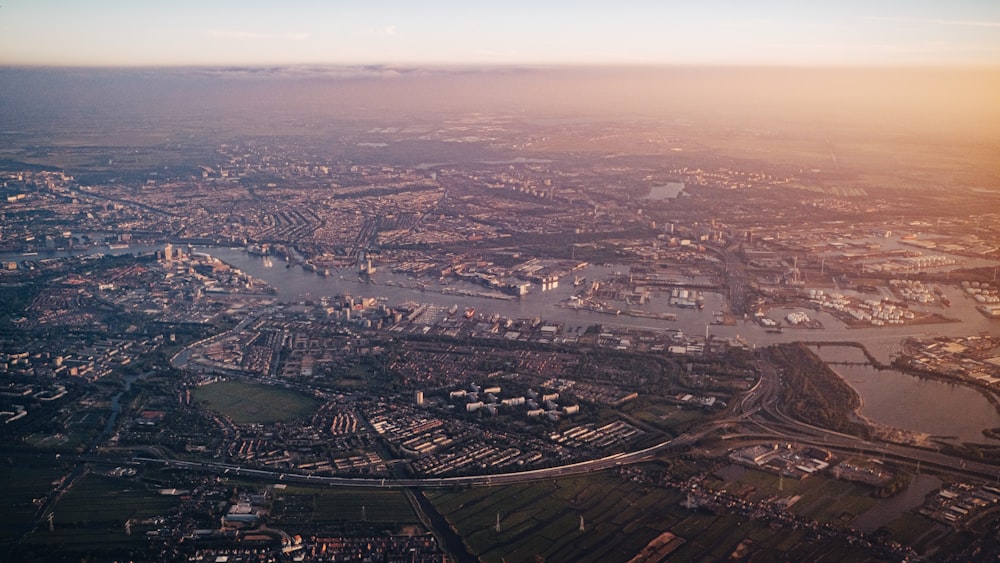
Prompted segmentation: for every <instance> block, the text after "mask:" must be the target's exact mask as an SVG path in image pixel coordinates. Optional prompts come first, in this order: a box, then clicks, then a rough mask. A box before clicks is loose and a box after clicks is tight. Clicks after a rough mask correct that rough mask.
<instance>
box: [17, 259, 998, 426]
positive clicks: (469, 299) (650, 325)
mask: <svg viewBox="0 0 1000 563" xmlns="http://www.w3.org/2000/svg"><path fill="white" fill-rule="evenodd" d="M158 248H159V247H158ZM155 249H156V248H151V247H132V248H129V249H117V250H113V251H110V252H114V253H118V254H120V253H128V252H148V251H152V250H155ZM195 251H196V252H203V253H206V254H209V255H211V256H214V257H216V258H219V259H220V260H223V261H225V262H227V263H229V264H231V265H232V266H234V267H236V268H239V269H240V270H243V271H244V272H246V273H248V274H250V275H251V276H253V277H254V278H258V279H261V280H263V281H265V282H267V283H268V284H269V285H271V286H272V287H274V288H275V289H276V291H277V298H278V299H280V300H282V301H287V302H294V301H300V300H302V299H308V298H314V299H315V298H320V297H324V296H329V297H332V296H335V295H338V294H344V293H347V294H351V295H354V296H362V297H386V298H387V301H388V303H389V304H399V303H404V302H407V301H412V302H417V303H428V304H438V305H444V306H445V307H448V306H451V305H453V304H454V305H458V306H459V307H475V309H476V310H477V311H479V312H482V313H484V314H487V315H490V314H493V313H498V314H500V315H502V316H506V317H511V318H535V317H539V318H541V319H543V320H545V321H550V322H558V323H563V324H564V325H565V329H566V331H567V332H573V333H575V332H576V330H577V329H580V330H582V328H583V327H586V326H589V325H592V324H607V325H618V326H627V327H633V328H643V329H649V330H680V331H682V332H684V333H686V334H689V335H704V334H706V333H709V334H712V335H713V336H717V337H727V338H740V339H742V340H744V341H746V342H747V343H748V344H750V345H752V346H766V345H769V344H773V343H777V342H794V341H822V342H847V341H850V342H861V343H863V344H864V345H865V346H866V347H867V349H868V350H869V351H870V352H871V353H872V355H874V356H875V357H876V358H878V359H879V360H880V361H881V362H883V363H888V362H889V361H890V360H891V358H892V356H893V355H894V354H896V353H898V351H899V343H900V341H901V340H902V339H903V338H906V337H908V336H916V337H922V338H926V337H933V336H968V335H975V334H979V333H983V332H985V333H989V334H997V333H998V332H1000V322H998V321H994V320H990V319H987V318H986V317H984V316H983V315H981V314H979V313H978V312H977V311H976V310H975V303H974V302H972V301H971V300H969V299H966V298H965V297H964V296H963V294H962V293H961V292H960V291H959V290H958V289H957V288H955V287H946V288H944V291H945V293H946V294H947V295H948V296H949V297H950V298H951V299H952V302H953V304H954V305H953V306H952V308H951V309H948V310H947V311H946V314H947V315H948V316H949V317H952V318H955V319H957V320H958V321H960V322H951V323H939V324H932V325H915V326H901V327H878V328H847V327H845V326H844V324H843V323H841V322H840V321H839V320H837V319H836V318H834V317H833V316H831V315H829V314H827V313H823V312H818V311H813V310H806V311H805V312H807V313H808V314H809V316H810V317H812V318H813V319H816V320H819V321H820V322H822V324H823V327H824V328H822V329H815V330H810V329H793V328H786V329H785V330H784V331H783V332H782V333H769V332H767V331H765V330H764V329H763V328H761V327H759V326H758V325H757V324H755V323H753V322H752V321H749V320H744V321H739V322H737V324H736V325H735V326H723V325H716V324H712V321H713V319H714V312H715V311H718V310H720V309H721V308H722V304H723V299H722V296H721V295H719V294H715V293H710V292H705V293H704V299H705V308H704V310H698V309H680V308H676V307H672V306H670V305H669V304H668V303H667V298H666V292H664V293H663V294H656V293H654V294H653V296H652V298H651V300H650V301H649V302H647V303H646V304H645V305H644V306H643V307H642V309H643V310H644V311H647V312H653V313H663V312H667V313H672V314H674V315H676V320H672V321H666V320H658V319H650V318H643V317H629V316H626V315H610V314H604V313H597V312H593V311H588V310H578V309H568V308H564V307H561V306H559V303H560V302H561V301H563V300H565V299H567V298H568V297H569V296H570V295H572V294H573V293H574V292H575V291H576V290H577V288H574V287H573V286H572V283H570V282H567V281H566V280H564V283H562V284H561V285H560V286H559V287H557V288H556V289H554V290H551V291H545V292H543V291H540V290H539V289H538V288H537V287H534V288H533V291H532V292H531V293H529V294H528V295H526V296H524V297H522V298H520V299H510V300H504V299H491V298H486V297H479V296H475V295H462V294H459V293H458V292H459V291H473V292H474V291H478V290H480V289H481V288H479V287H478V286H475V285H472V284H466V283H463V282H458V281H451V280H448V281H446V282H445V283H442V282H439V281H438V280H433V279H426V278H424V279H420V280H417V279H415V278H413V277H412V276H407V275H404V274H394V273H392V272H390V271H389V270H388V269H381V270H379V271H378V272H377V274H376V276H375V277H374V279H375V283H374V284H373V283H365V282H362V281H359V279H358V275H357V273H356V272H355V271H354V270H353V269H344V270H331V272H330V275H328V276H320V275H317V274H316V273H313V272H308V271H306V270H303V269H302V268H301V267H298V266H291V267H286V264H285V263H284V262H283V261H281V260H278V259H276V258H273V257H272V258H270V259H265V258H263V257H260V256H256V255H251V254H249V253H247V252H246V251H245V250H243V249H241V248H225V247H207V248H205V247H200V248H195ZM95 252H105V253H107V252H109V251H108V249H106V248H98V249H88V250H79V251H70V252H67V251H56V252H42V253H40V254H39V255H38V256H34V257H32V259H44V258H58V257H63V256H67V255H71V254H73V255H76V254H83V253H95ZM24 259H25V257H23V256H21V255H19V254H13V253H5V254H0V260H2V261H11V260H24ZM627 268H628V267H627V266H624V265H623V266H588V267H587V268H586V269H584V270H583V271H581V272H578V275H580V276H583V277H586V278H587V279H588V280H591V281H594V280H602V279H604V277H605V276H607V275H609V274H611V273H613V272H615V271H623V272H627V271H628V270H627ZM682 281H683V280H682ZM692 281H697V280H692ZM418 283H422V284H423V285H424V289H423V290H421V289H419V286H418ZM446 288H450V289H446ZM442 291H444V292H443V293H442ZM792 310H793V309H789V310H787V311H785V310H780V311H772V313H771V315H770V316H771V317H773V318H776V319H780V317H781V316H783V315H784V314H786V313H788V312H791V311H792ZM820 352H821V353H820V355H821V357H822V358H823V359H824V360H826V361H828V362H858V363H861V362H863V361H864V357H863V355H861V353H860V351H858V350H856V349H853V348H845V347H832V346H824V347H823V348H822V349H821V350H820ZM832 367H833V368H834V369H835V371H837V373H839V374H840V375H841V376H842V377H843V378H844V379H845V380H846V381H847V382H848V383H849V384H850V385H851V386H852V387H853V388H854V389H855V390H856V391H857V392H858V394H859V395H861V398H862V400H863V401H864V407H863V409H862V414H863V415H864V416H866V417H868V418H869V419H871V420H873V421H875V422H878V423H882V424H885V425H888V426H893V427H896V428H901V429H905V430H911V431H914V432H923V433H927V434H931V435H933V436H939V437H947V438H949V439H952V440H956V441H971V442H979V443H995V442H996V441H995V440H989V439H987V438H985V437H984V436H983V434H982V430H983V429H985V428H995V427H1000V414H998V413H997V411H996V409H995V408H994V407H993V405H992V404H990V402H989V401H988V400H987V399H986V398H985V397H984V396H983V395H981V394H980V393H979V392H977V391H976V390H974V389H971V388H968V387H964V386H961V385H955V384H949V383H946V382H942V381H939V380H934V379H927V378H919V377H915V376H911V375H908V374H905V373H901V372H898V371H895V370H883V371H877V370H875V369H873V368H872V367H871V366H864V365H839V364H835V365H834V366H832Z"/></svg>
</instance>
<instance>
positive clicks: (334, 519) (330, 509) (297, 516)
mask: <svg viewBox="0 0 1000 563" xmlns="http://www.w3.org/2000/svg"><path fill="white" fill-rule="evenodd" d="M271 518H272V521H273V522H274V523H275V525H277V526H287V527H288V529H291V530H295V529H296V527H297V526H299V525H322V524H334V523H343V522H361V521H366V522H376V523H384V524H398V525H400V526H403V525H411V526H412V525H419V524H420V520H419V519H418V518H417V515H416V514H415V513H414V512H413V508H412V507H411V506H410V502H409V500H408V499H407V498H406V494H405V493H404V492H403V491H394V490H386V491H373V490H369V489H339V488H337V489H330V488H321V487H299V486H290V487H288V488H286V489H284V490H277V491H275V509H274V510H273V511H272V514H271ZM307 527H308V526H307Z"/></svg>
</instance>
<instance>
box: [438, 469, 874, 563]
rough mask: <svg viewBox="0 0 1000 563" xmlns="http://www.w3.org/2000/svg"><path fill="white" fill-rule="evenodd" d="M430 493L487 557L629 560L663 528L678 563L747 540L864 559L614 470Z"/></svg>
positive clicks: (770, 551) (777, 550)
mask: <svg viewBox="0 0 1000 563" xmlns="http://www.w3.org/2000/svg"><path fill="white" fill-rule="evenodd" d="M428 498H429V499H430V500H431V502H433V503H434V505H435V506H436V507H437V508H438V510H440V511H441V512H442V514H444V515H445V517H446V518H447V519H448V520H449V522H451V523H452V524H453V525H454V526H455V528H456V529H457V531H458V533H459V534H460V535H462V537H464V538H466V542H467V543H468V545H469V547H470V549H471V551H472V552H473V553H475V554H476V555H478V556H479V557H481V558H482V560H483V561H488V562H492V561H503V560H506V561H532V560H545V561H549V562H554V561H594V562H598V561H600V562H612V561H628V560H629V559H631V558H632V557H634V556H635V555H636V554H637V553H639V551H640V550H642V548H643V547H645V546H646V545H647V544H648V543H649V542H650V541H651V540H652V539H654V538H656V537H657V536H659V535H660V534H662V533H663V532H672V533H674V534H676V535H677V536H679V537H680V538H682V539H683V544H682V545H681V546H680V547H679V548H678V549H677V551H675V552H674V553H673V554H672V555H671V560H677V561H718V560H726V559H728V558H729V556H730V555H731V554H732V553H733V552H734V551H735V550H736V549H737V547H738V546H739V545H740V544H741V542H744V541H747V540H749V545H751V546H752V547H751V551H752V552H754V553H755V557H757V558H762V559H760V560H798V561H809V560H817V559H818V558H826V559H827V560H830V561H843V560H855V559H857V558H858V557H860V556H862V554H861V553H858V552H856V551H854V548H852V547H851V546H848V545H840V544H838V543H837V542H834V541H831V540H825V541H823V540H820V541H812V540H811V539H810V538H809V537H808V536H807V532H804V531H799V530H791V529H788V530H784V529H772V528H771V527H769V526H768V525H767V524H766V523H764V522H759V521H756V520H752V519H749V518H746V517H743V516H739V515H737V514H730V513H728V512H726V511H719V512H712V511H705V510H692V509H688V508H685V507H683V506H682V505H681V502H682V501H683V500H684V496H683V495H682V494H681V493H679V492H678V491H677V490H675V489H671V488H664V487H657V486H652V485H648V484H642V483H636V482H633V481H630V480H623V479H621V478H619V477H617V476H615V475H613V474H599V475H588V476H585V477H576V478H571V479H561V480H556V481H550V482H545V483H534V484H526V485H515V486H509V487H488V488H473V489H468V490H463V491H451V492H434V493H428ZM498 515H499V520H500V531H499V532H497V529H496V527H497V526H496V525H497V517H498ZM581 516H582V517H583V524H584V529H583V531H580V517H581ZM869 559H870V560H875V561H877V559H871V558H869Z"/></svg>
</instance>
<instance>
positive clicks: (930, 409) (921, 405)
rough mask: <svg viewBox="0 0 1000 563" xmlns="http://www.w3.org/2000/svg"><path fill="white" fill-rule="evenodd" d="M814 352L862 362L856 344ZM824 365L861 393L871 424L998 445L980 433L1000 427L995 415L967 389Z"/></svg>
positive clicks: (826, 358)
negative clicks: (872, 422)
mask: <svg viewBox="0 0 1000 563" xmlns="http://www.w3.org/2000/svg"><path fill="white" fill-rule="evenodd" d="M818 354H819V356H820V358H822V359H823V360H824V361H826V362H857V363H861V362H865V361H866V359H865V357H864V355H863V354H862V353H861V351H860V350H858V349H857V348H850V347H843V346H823V347H821V348H819V350H818ZM830 367H831V368H832V369H833V370H834V371H836V372H837V373H838V374H839V375H840V376H841V377H842V378H843V379H844V381H846V382H847V384H848V385H850V386H851V387H853V388H854V389H855V391H857V392H858V394H859V395H861V397H862V399H863V400H864V406H863V407H862V408H861V414H862V415H864V416H866V417H867V418H869V419H871V420H872V421H874V422H878V423H881V424H885V425H888V426H892V427H895V428H903V429H906V430H912V431H914V432H924V433H927V434H931V435H933V436H935V437H941V438H944V439H946V440H948V441H952V442H975V443H980V444H984V443H989V444H996V443H998V440H993V439H989V438H987V437H986V436H984V435H983V432H982V431H983V429H986V428H996V427H998V426H1000V413H997V410H996V409H995V408H994V407H993V405H992V404H991V403H990V402H989V401H988V400H987V399H986V397H984V396H983V395H982V394H981V393H979V392H978V391H976V390H975V389H973V388H971V387H966V386H964V385H958V384H954V383H948V382H945V381H941V380H937V379H927V378H920V377H916V376H913V375H909V374H907V373H903V372H900V371H896V370H891V369H890V370H876V369H875V368H873V367H872V366H871V365H868V364H865V365H842V364H837V363H835V364H833V365H831V366H830Z"/></svg>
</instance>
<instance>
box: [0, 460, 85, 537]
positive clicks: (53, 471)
mask: <svg viewBox="0 0 1000 563" xmlns="http://www.w3.org/2000/svg"><path fill="white" fill-rule="evenodd" d="M4 461H5V462H6V463H2V464H0V549H3V548H5V546H7V545H8V544H9V542H10V541H11V540H12V539H14V538H16V537H17V536H18V535H19V534H21V533H23V532H24V531H26V529H27V528H26V526H28V525H29V524H30V523H31V522H32V519H33V518H34V517H35V513H36V512H37V511H38V504H36V502H35V500H36V499H43V498H45V496H46V495H48V493H49V491H51V490H52V483H53V482H54V481H56V480H58V479H60V478H61V477H62V476H63V475H65V474H66V472H67V471H68V470H69V468H68V466H66V465H64V464H62V463H59V462H58V461H56V460H54V455H52V454H49V455H45V456H41V455H13V456H10V457H7V458H6V459H5V460H4Z"/></svg>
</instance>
